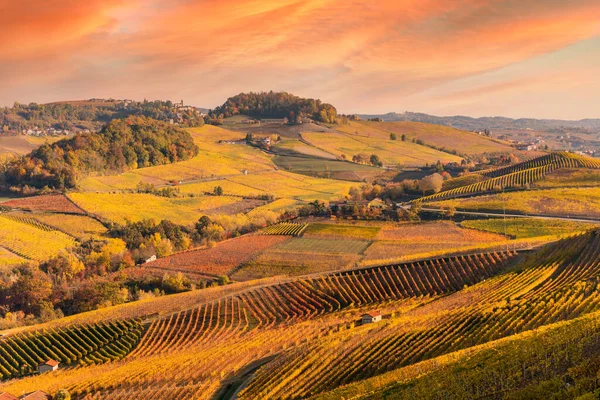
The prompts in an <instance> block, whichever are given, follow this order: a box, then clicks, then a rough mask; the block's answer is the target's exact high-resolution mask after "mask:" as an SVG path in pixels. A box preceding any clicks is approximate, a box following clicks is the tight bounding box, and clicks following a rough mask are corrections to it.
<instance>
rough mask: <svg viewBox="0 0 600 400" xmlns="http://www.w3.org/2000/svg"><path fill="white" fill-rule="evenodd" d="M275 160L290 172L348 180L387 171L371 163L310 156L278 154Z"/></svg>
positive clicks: (360, 178) (358, 179)
mask: <svg viewBox="0 0 600 400" xmlns="http://www.w3.org/2000/svg"><path fill="white" fill-rule="evenodd" d="M273 162H274V163H275V164H277V165H278V166H279V167H280V168H281V169H284V170H286V171H289V172H294V173H297V174H303V175H308V176H319V177H324V178H333V179H341V180H347V181H363V180H364V179H365V178H369V179H372V178H374V177H376V176H379V175H382V174H385V173H386V171H384V170H382V169H381V168H375V167H371V166H369V165H362V164H356V163H351V162H345V161H332V160H324V159H319V158H310V157H295V156H281V155H277V156H275V157H273Z"/></svg>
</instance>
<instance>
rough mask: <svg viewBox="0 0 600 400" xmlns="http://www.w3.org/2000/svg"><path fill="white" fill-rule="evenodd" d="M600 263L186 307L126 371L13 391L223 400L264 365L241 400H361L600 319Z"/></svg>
mask: <svg viewBox="0 0 600 400" xmlns="http://www.w3.org/2000/svg"><path fill="white" fill-rule="evenodd" d="M254 237H261V236H254ZM277 237H278V236H273V238H277ZM262 238H270V237H269V236H262ZM292 240H294V239H292ZM285 243H288V242H285ZM599 255H600V235H599V234H598V233H596V232H589V233H585V234H580V235H577V236H572V237H569V238H566V239H563V240H561V241H559V242H556V243H553V244H550V245H547V246H545V247H543V248H541V249H539V250H536V251H534V252H530V253H527V254H521V255H517V254H514V253H506V252H491V253H479V254H473V255H465V256H456V257H444V258H435V259H431V260H422V261H418V262H413V263H405V264H398V265H388V266H382V267H375V268H368V269H362V270H352V271H344V272H338V273H334V274H328V275H322V276H318V277H306V278H301V279H290V280H288V281H283V282H280V283H275V284H266V285H260V286H256V287H250V288H248V289H246V290H241V291H239V292H230V294H229V295H224V296H223V297H216V298H208V299H207V300H206V301H205V302H202V303H200V304H198V305H196V306H192V307H189V308H188V307H185V306H184V303H183V302H182V304H181V307H182V308H181V309H180V311H178V312H174V313H171V314H169V315H167V316H165V317H162V318H154V319H152V320H151V321H150V325H149V327H148V328H147V330H146V331H145V333H144V334H143V336H142V337H141V339H140V341H139V345H137V346H136V347H135V349H133V350H132V351H131V352H129V354H128V355H127V356H126V357H125V358H124V359H122V360H121V361H119V362H118V363H106V364H102V365H94V366H85V365H80V366H79V367H77V368H73V369H67V370H64V371H61V372H60V373H58V374H55V375H52V376H48V377H46V376H45V377H43V378H42V377H35V376H34V377H31V378H26V379H22V380H19V381H15V382H12V383H10V384H9V385H7V387H6V388H5V390H7V391H10V392H15V393H17V392H20V391H21V390H29V389H31V388H32V387H36V388H41V389H43V390H48V391H53V390H54V391H55V390H57V388H59V387H62V388H67V389H69V391H71V393H72V394H73V395H74V397H75V398H77V399H82V398H87V399H101V398H107V397H108V398H111V399H123V400H125V399H138V398H156V397H157V396H158V397H162V398H182V399H194V398H209V397H219V393H221V394H222V393H223V391H225V390H226V387H227V382H230V384H233V383H232V382H235V381H236V379H237V378H236V376H237V374H242V372H241V371H244V368H245V367H246V366H248V365H250V364H252V363H258V364H257V365H258V367H257V368H258V369H257V371H256V372H254V374H253V376H252V379H251V380H250V382H249V384H248V385H247V386H246V387H245V388H243V389H242V391H241V392H240V393H239V396H240V398H242V399H262V398H275V399H278V398H280V399H283V398H285V399H287V398H306V397H311V396H320V395H321V396H324V397H327V396H328V392H329V391H330V390H334V392H331V396H334V397H332V398H339V397H335V393H338V392H336V390H349V391H352V390H359V389H357V388H361V387H362V386H360V385H361V382H362V381H363V380H365V379H367V381H365V382H371V381H370V380H369V379H371V378H372V379H375V378H377V379H379V377H382V380H381V381H375V382H376V383H377V384H383V383H385V382H390V384H393V382H395V381H389V380H387V381H386V380H385V379H386V377H387V376H388V374H392V375H390V376H397V375H393V374H397V373H399V372H397V371H412V370H411V369H410V368H413V366H415V365H423V366H426V368H429V370H431V371H436V369H439V368H440V366H441V365H442V364H443V363H449V362H451V360H456V359H460V358H459V355H460V354H462V353H460V352H461V351H463V352H464V351H466V349H477V348H478V347H474V346H487V345H486V344H488V343H494V341H497V340H499V339H503V338H509V337H515V338H518V337H520V336H519V335H521V334H522V333H524V332H528V331H531V330H534V329H536V328H539V327H542V326H546V325H549V324H554V323H557V322H560V321H565V320H571V319H574V318H578V317H581V316H584V315H587V314H591V313H594V312H595V311H600V291H598V287H600V256H599ZM200 292H201V291H200ZM224 293H226V292H224ZM182 299H183V298H182ZM161 301H162V300H161ZM373 309H377V310H381V312H382V313H384V320H383V322H381V323H378V324H367V325H363V326H361V325H360V324H359V322H358V321H357V320H358V318H359V317H360V315H361V313H363V312H365V311H369V310H373ZM114 323H117V322H114ZM121 323H122V322H121ZM66 330H68V329H63V331H66ZM22 335H24V334H22ZM28 335H29V336H32V335H31V334H28ZM515 335H516V336H515ZM18 336H19V335H18ZM33 336H35V335H33ZM13 337H14V336H13ZM505 340H508V339H505ZM518 340H520V339H518ZM11 343H12V342H11ZM52 349H53V350H54V347H52ZM473 351H476V350H473ZM122 353H123V352H121V353H120V354H122ZM450 354H456V356H453V357H454V358H448V357H447V356H446V355H450ZM440 357H446V358H440ZM82 358H83V357H82ZM428 360H432V362H431V363H429V364H428ZM434 360H443V363H441V364H440V363H437V362H434ZM259 361H260V363H259ZM417 363H420V364H417ZM423 363H425V364H423ZM406 376H407V377H410V376H411V375H410V374H409V375H406ZM414 377H415V378H416V377H417V375H415V376H414ZM396 381H397V379H396ZM355 385H357V386H355ZM339 387H342V388H343V389H337V388H339ZM374 387H377V385H376V384H375V386H374ZM387 387H388V386H384V388H387Z"/></svg>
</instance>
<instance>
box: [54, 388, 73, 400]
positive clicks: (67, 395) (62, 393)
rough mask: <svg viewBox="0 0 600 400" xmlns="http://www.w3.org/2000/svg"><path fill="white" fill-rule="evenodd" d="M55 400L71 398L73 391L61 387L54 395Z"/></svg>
mask: <svg viewBox="0 0 600 400" xmlns="http://www.w3.org/2000/svg"><path fill="white" fill-rule="evenodd" d="M53 399H54V400H71V393H69V391H68V390H66V389H60V390H59V391H58V392H56V394H55V395H54V397H53Z"/></svg>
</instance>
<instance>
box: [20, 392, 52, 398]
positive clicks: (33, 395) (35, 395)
mask: <svg viewBox="0 0 600 400" xmlns="http://www.w3.org/2000/svg"><path fill="white" fill-rule="evenodd" d="M50 399H52V397H51V396H50V395H49V394H48V393H45V392H42V391H41V390H36V391H35V392H32V393H29V394H26V395H24V396H21V397H19V400H50Z"/></svg>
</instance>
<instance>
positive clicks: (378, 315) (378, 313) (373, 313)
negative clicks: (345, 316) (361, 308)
mask: <svg viewBox="0 0 600 400" xmlns="http://www.w3.org/2000/svg"><path fill="white" fill-rule="evenodd" d="M366 316H369V317H372V318H375V317H381V313H380V312H379V311H371V312H368V313H366V314H363V317H366Z"/></svg>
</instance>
